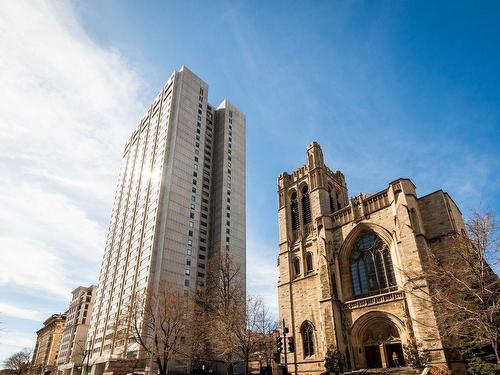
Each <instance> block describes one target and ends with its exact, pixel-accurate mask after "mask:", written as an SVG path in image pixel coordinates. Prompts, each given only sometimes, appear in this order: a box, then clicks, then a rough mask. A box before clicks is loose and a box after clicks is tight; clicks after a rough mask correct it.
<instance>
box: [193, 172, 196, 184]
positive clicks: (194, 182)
mask: <svg viewBox="0 0 500 375" xmlns="http://www.w3.org/2000/svg"><path fill="white" fill-rule="evenodd" d="M195 173H196V172H195ZM193 185H196V178H193Z"/></svg>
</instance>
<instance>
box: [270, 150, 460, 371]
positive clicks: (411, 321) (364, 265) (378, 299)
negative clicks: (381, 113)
mask: <svg viewBox="0 0 500 375" xmlns="http://www.w3.org/2000/svg"><path fill="white" fill-rule="evenodd" d="M278 204H279V209H278V218H279V256H278V264H279V283H278V296H279V314H280V320H281V321H282V320H283V319H285V322H286V325H287V326H288V327H289V330H290V333H289V335H292V336H294V337H295V343H296V350H295V352H293V353H289V354H288V363H289V371H290V372H292V373H296V374H313V373H318V374H319V373H321V372H323V371H324V367H323V363H324V358H325V353H326V351H327V349H328V348H329V347H332V346H334V347H336V348H338V350H339V351H340V352H341V353H342V355H343V357H344V359H345V361H346V364H347V366H348V367H349V368H351V369H362V368H377V367H393V366H395V365H396V362H399V364H400V365H404V353H403V350H402V345H404V344H408V343H410V342H416V343H419V345H421V348H422V349H423V350H425V351H428V352H429V355H430V358H431V361H432V362H433V363H434V364H435V365H438V366H441V367H446V368H448V369H450V370H451V371H452V372H453V373H456V374H459V373H463V371H464V367H463V364H462V363H460V362H456V361H455V362H454V361H452V360H451V356H450V354H449V353H450V351H448V350H447V349H448V348H446V347H445V343H444V342H443V340H442V339H441V335H440V330H439V327H438V324H437V321H436V315H435V314H436V312H435V311H434V309H433V306H432V305H431V304H430V303H429V302H428V299H427V298H425V294H426V293H427V292H428V291H429V288H428V285H427V281H426V278H425V265H424V259H423V256H424V254H425V252H426V250H427V249H429V248H430V249H432V250H434V249H433V247H434V246H441V247H442V246H446V244H447V241H450V238H451V236H450V235H451V234H455V233H461V232H462V230H463V229H464V223H463V219H462V216H461V213H460V211H459V209H458V208H457V206H456V205H455V203H454V202H453V200H452V199H451V198H450V196H449V195H448V194H447V193H445V192H443V191H441V190H439V191H437V192H434V193H432V194H429V195H427V196H425V197H420V198H418V197H417V194H416V188H415V186H414V185H413V183H412V182H411V181H410V180H408V179H398V180H395V181H393V182H391V183H389V186H388V187H387V188H386V189H384V190H382V191H380V192H378V193H376V194H359V195H358V196H355V197H354V198H351V199H349V198H348V192H347V186H346V183H345V179H344V176H343V174H342V173H341V172H339V171H336V172H333V171H331V170H330V169H329V168H328V167H327V166H326V165H325V164H324V161H323V155H322V151H321V148H320V146H319V145H318V144H317V143H316V142H313V143H311V144H310V145H309V146H308V148H307V164H305V165H304V166H302V167H300V168H299V169H298V170H296V171H294V172H293V173H292V174H289V173H283V174H281V175H280V176H279V178H278ZM407 271H411V275H413V276H410V273H409V272H407ZM414 275H418V276H417V277H414ZM410 277H411V280H410V279H409V278H410Z"/></svg>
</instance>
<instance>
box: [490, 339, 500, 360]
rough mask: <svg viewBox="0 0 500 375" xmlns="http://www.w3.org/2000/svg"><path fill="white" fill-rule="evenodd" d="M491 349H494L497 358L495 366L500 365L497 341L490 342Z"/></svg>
mask: <svg viewBox="0 0 500 375" xmlns="http://www.w3.org/2000/svg"><path fill="white" fill-rule="evenodd" d="M492 345H493V349H495V356H496V357H497V365H500V343H499V342H498V340H492Z"/></svg>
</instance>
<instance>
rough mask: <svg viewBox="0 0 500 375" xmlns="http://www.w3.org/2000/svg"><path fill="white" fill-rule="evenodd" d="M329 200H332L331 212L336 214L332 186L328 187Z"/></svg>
mask: <svg viewBox="0 0 500 375" xmlns="http://www.w3.org/2000/svg"><path fill="white" fill-rule="evenodd" d="M328 198H329V199H330V212H335V205H334V203H333V197H332V188H331V186H328Z"/></svg>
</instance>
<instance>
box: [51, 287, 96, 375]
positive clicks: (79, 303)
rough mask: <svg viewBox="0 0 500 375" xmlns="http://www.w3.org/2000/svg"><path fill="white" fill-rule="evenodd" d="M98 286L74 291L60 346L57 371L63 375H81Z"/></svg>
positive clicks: (86, 354)
mask: <svg viewBox="0 0 500 375" xmlns="http://www.w3.org/2000/svg"><path fill="white" fill-rule="evenodd" d="M95 290H96V286H95V285H91V286H89V287H83V286H79V287H78V288H76V289H75V290H73V292H72V294H73V297H72V298H71V302H70V304H69V308H68V311H67V312H66V322H65V323H64V329H63V333H62V338H61V343H60V345H59V354H58V356H57V362H56V363H57V369H58V370H59V372H60V373H61V374H62V375H74V374H80V372H81V369H82V368H83V366H84V365H85V363H84V362H85V361H86V359H87V357H88V353H86V352H85V340H86V339H87V333H88V330H89V324H90V317H91V316H92V308H93V305H94V300H95Z"/></svg>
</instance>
